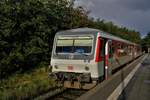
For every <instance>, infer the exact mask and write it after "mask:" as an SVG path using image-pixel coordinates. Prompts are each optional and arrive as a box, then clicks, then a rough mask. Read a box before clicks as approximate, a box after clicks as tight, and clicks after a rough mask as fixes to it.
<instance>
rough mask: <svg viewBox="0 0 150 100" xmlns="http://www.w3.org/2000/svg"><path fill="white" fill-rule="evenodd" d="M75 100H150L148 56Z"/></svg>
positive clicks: (149, 63) (139, 59)
mask: <svg viewBox="0 0 150 100" xmlns="http://www.w3.org/2000/svg"><path fill="white" fill-rule="evenodd" d="M77 100H150V55H148V54H147V55H144V56H142V57H139V58H138V59H137V60H135V61H133V62H132V63H131V64H129V65H127V66H126V67H124V68H123V69H122V70H120V71H118V72H117V73H115V74H114V75H113V76H112V77H111V78H110V79H108V80H105V81H104V82H102V83H100V84H98V85H97V86H96V87H95V88H93V89H92V90H90V91H88V92H87V93H86V94H83V95H82V96H81V97H79V98H78V99H77Z"/></svg>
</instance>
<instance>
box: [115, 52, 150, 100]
mask: <svg viewBox="0 0 150 100" xmlns="http://www.w3.org/2000/svg"><path fill="white" fill-rule="evenodd" d="M118 100H150V54H149V55H148V57H147V58H146V59H145V60H144V61H143V63H142V64H141V66H140V67H139V69H138V70H137V72H136V73H135V75H134V76H133V77H132V79H131V80H130V82H129V83H128V85H127V87H126V88H125V89H124V90H123V92H122V93H121V95H120V96H119V98H118Z"/></svg>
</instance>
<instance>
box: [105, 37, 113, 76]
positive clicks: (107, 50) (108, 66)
mask: <svg viewBox="0 0 150 100" xmlns="http://www.w3.org/2000/svg"><path fill="white" fill-rule="evenodd" d="M111 63H112V41H111V40H107V41H106V43H105V79H108V77H109V76H110V75H111V70H112V68H111Z"/></svg>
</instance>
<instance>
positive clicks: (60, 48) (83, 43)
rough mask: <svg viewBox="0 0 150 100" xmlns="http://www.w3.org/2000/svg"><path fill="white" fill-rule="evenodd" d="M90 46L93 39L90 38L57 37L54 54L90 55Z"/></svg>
mask: <svg viewBox="0 0 150 100" xmlns="http://www.w3.org/2000/svg"><path fill="white" fill-rule="evenodd" d="M92 44H93V38H92V37H91V36H80V37H76V36H74V37H71V36H70V37H69V36H58V38H57V41H56V53H57V54H66V53H78V54H90V53H91V51H92Z"/></svg>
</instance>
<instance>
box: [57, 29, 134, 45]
mask: <svg viewBox="0 0 150 100" xmlns="http://www.w3.org/2000/svg"><path fill="white" fill-rule="evenodd" d="M98 32H100V36H101V37H103V38H109V39H112V40H117V41H121V42H125V43H128V44H132V45H137V44H136V43H133V42H130V41H128V40H125V39H122V38H120V37H117V36H114V35H112V34H109V33H107V32H104V31H101V30H99V29H94V28H76V29H70V30H65V31H60V32H58V33H57V34H70V33H81V34H87V33H91V34H96V33H98Z"/></svg>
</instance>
